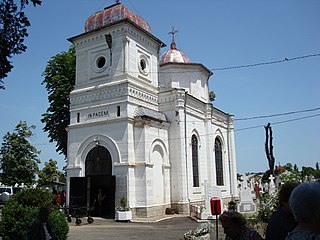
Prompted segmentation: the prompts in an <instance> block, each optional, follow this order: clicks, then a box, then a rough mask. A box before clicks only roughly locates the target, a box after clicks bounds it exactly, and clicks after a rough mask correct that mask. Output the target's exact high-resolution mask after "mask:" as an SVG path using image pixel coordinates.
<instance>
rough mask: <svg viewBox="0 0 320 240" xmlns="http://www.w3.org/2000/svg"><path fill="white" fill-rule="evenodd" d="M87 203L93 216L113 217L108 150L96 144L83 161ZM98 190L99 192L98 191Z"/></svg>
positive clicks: (113, 178)
mask: <svg viewBox="0 0 320 240" xmlns="http://www.w3.org/2000/svg"><path fill="white" fill-rule="evenodd" d="M85 174H86V176H85V177H86V182H87V189H86V190H87V205H88V206H90V207H91V208H92V207H93V210H92V215H93V216H101V217H111V218H113V217H114V209H115V177H114V176H112V159H111V155H110V152H109V151H108V149H106V148H105V147H103V146H99V145H97V146H96V147H94V148H92V149H91V150H90V151H89V153H88V154H87V157H86V161H85ZM99 192H100V193H99Z"/></svg>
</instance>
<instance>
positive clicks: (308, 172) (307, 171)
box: [301, 167, 315, 176]
mask: <svg viewBox="0 0 320 240" xmlns="http://www.w3.org/2000/svg"><path fill="white" fill-rule="evenodd" d="M314 173H315V170H314V168H312V167H302V170H301V175H302V176H314Z"/></svg>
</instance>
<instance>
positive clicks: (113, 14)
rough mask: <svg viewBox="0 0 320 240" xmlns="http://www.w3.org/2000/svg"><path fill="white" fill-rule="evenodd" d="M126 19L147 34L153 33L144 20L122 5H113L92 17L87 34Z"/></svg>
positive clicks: (86, 24) (86, 27)
mask: <svg viewBox="0 0 320 240" xmlns="http://www.w3.org/2000/svg"><path fill="white" fill-rule="evenodd" d="M124 19H129V20H131V21H132V22H134V23H135V24H137V25H138V26H139V27H141V28H143V29H144V30H146V31H147V32H149V33H150V32H151V28H150V26H149V24H148V23H147V22H146V21H145V20H144V19H142V18H141V17H140V16H138V15H137V14H135V13H133V12H131V11H130V10H129V9H128V8H126V7H125V6H123V5H122V4H121V3H116V4H114V5H111V6H109V7H106V8H105V9H104V10H102V11H99V12H96V13H94V14H93V15H91V16H90V17H89V18H88V19H87V21H86V23H85V32H89V31H92V30H96V29H99V28H101V27H104V26H108V25H110V24H112V23H114V22H118V21H120V20H124Z"/></svg>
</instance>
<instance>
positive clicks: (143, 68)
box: [140, 59, 147, 71]
mask: <svg viewBox="0 0 320 240" xmlns="http://www.w3.org/2000/svg"><path fill="white" fill-rule="evenodd" d="M140 67H141V70H142V71H145V69H146V67H147V63H146V60H144V59H141V60H140Z"/></svg>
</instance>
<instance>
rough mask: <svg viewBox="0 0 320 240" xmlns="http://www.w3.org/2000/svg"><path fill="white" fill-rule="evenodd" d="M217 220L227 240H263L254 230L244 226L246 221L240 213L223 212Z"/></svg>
mask: <svg viewBox="0 0 320 240" xmlns="http://www.w3.org/2000/svg"><path fill="white" fill-rule="evenodd" d="M219 220H220V222H221V224H222V227H223V229H224V233H225V234H226V239H228V240H262V239H263V238H262V237H261V236H260V234H259V233H258V232H257V231H256V230H255V229H252V228H249V227H247V226H246V223H247V221H246V219H245V218H244V216H243V215H242V214H241V213H238V212H236V211H228V212H224V213H222V214H221V215H220V216H219Z"/></svg>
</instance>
